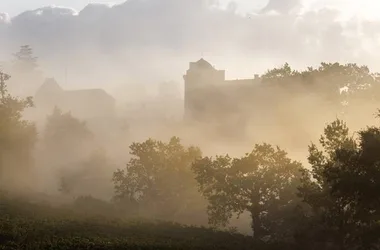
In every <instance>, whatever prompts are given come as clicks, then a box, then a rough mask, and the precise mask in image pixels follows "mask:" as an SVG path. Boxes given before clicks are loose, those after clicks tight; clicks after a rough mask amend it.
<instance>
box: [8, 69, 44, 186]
mask: <svg viewBox="0 0 380 250" xmlns="http://www.w3.org/2000/svg"><path fill="white" fill-rule="evenodd" d="M9 79H10V76H9V75H7V74H5V73H3V72H2V71H0V117H1V119H0V182H3V181H5V180H8V181H9V180H11V176H8V174H17V175H19V174H26V175H27V170H28V167H31V165H32V164H33V158H32V152H33V149H34V145H35V143H36V140H37V132H36V128H35V126H34V124H33V123H30V122H28V121H26V120H23V118H22V113H23V112H24V110H25V109H27V108H29V107H32V106H33V101H32V98H31V97H28V98H26V99H19V98H16V97H13V96H11V95H10V94H9V93H8V90H7V85H6V82H7V81H8V80H9Z"/></svg>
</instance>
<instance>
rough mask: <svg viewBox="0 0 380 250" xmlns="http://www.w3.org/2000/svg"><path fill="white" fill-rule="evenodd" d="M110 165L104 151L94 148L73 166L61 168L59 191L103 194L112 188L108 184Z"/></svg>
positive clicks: (76, 193)
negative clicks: (86, 156) (85, 157)
mask: <svg viewBox="0 0 380 250" xmlns="http://www.w3.org/2000/svg"><path fill="white" fill-rule="evenodd" d="M111 167H113V164H112V163H111V161H110V159H109V158H108V156H107V154H106V152H105V151H104V150H102V149H98V150H95V151H93V152H92V153H91V154H90V156H89V157H88V158H87V159H85V160H83V161H80V162H77V163H76V164H75V168H71V169H69V168H64V169H62V171H61V179H60V187H59V191H61V192H62V193H64V194H70V195H72V194H75V195H78V194H81V195H93V196H99V195H100V196H103V195H104V192H107V190H109V188H110V189H111V190H112V187H111V186H109V184H110V179H111V177H112V176H110V173H112V172H111V171H110V168H111ZM108 187H109V188H108ZM104 196H106V195H104Z"/></svg>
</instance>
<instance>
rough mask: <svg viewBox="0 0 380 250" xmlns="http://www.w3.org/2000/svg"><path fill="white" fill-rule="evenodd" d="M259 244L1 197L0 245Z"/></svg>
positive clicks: (182, 246) (204, 246)
mask: <svg viewBox="0 0 380 250" xmlns="http://www.w3.org/2000/svg"><path fill="white" fill-rule="evenodd" d="M258 248H259V249H264V248H266V247H264V246H260V247H258V245H257V244H254V243H253V242H252V239H251V238H250V237H247V236H243V235H240V234H231V233H228V232H220V231H214V230H211V229H208V228H200V227H187V226H183V225H179V224H174V223H168V222H149V221H144V220H129V221H122V220H120V219H115V218H114V219H112V218H109V217H108V218H106V217H99V216H97V217H94V216H93V217H90V216H88V215H83V214H76V213H73V212H72V211H70V210H67V209H58V208H52V207H49V206H47V205H37V204H31V203H26V202H21V201H11V202H10V201H5V200H3V202H2V203H0V249H10V250H11V249H33V250H34V249H70V250H71V249H141V250H143V249H234V250H235V249H258ZM272 249H273V248H272Z"/></svg>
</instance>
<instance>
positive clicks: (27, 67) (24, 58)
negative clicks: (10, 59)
mask: <svg viewBox="0 0 380 250" xmlns="http://www.w3.org/2000/svg"><path fill="white" fill-rule="evenodd" d="M13 56H14V57H15V59H16V60H15V64H14V67H15V69H16V70H17V71H20V72H30V71H33V70H35V69H36V68H37V67H38V65H37V57H35V56H33V49H32V48H31V47H30V46H29V45H22V46H21V47H20V50H19V51H18V52H17V53H15V54H13Z"/></svg>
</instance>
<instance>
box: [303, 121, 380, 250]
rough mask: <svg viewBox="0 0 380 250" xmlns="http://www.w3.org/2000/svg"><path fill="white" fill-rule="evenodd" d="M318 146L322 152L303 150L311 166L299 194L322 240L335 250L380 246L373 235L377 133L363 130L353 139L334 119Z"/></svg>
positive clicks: (379, 175)
mask: <svg viewBox="0 0 380 250" xmlns="http://www.w3.org/2000/svg"><path fill="white" fill-rule="evenodd" d="M320 144H321V146H322V149H318V147H317V146H316V145H315V144H312V145H311V146H310V147H309V158H308V159H309V162H310V164H311V167H312V168H311V171H310V172H309V173H308V174H307V173H306V175H305V178H304V179H303V184H302V185H301V187H300V194H301V195H302V197H303V198H304V201H305V202H306V203H307V204H309V205H310V206H311V207H312V208H313V211H314V217H317V218H318V220H316V223H318V224H320V225H322V230H323V231H325V234H324V236H323V237H324V240H325V241H327V240H330V241H332V242H334V244H335V245H336V246H338V247H339V248H340V249H349V248H350V247H358V246H361V247H364V248H363V249H370V247H371V246H373V244H379V243H380V242H379V238H378V237H375V235H378V233H379V229H380V224H379V219H380V205H379V204H380V198H379V197H378V195H377V192H378V191H377V190H379V188H380V169H379V164H380V157H379V155H378V152H379V150H380V129H379V128H378V127H368V128H367V129H364V130H361V131H359V132H358V133H357V138H354V137H353V135H352V134H350V133H349V129H348V127H347V125H346V124H345V123H344V122H343V121H341V120H336V121H334V122H333V123H331V124H329V125H328V126H327V127H326V128H325V131H324V135H323V136H321V139H320ZM319 233H320V232H319ZM312 237H315V236H312Z"/></svg>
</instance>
